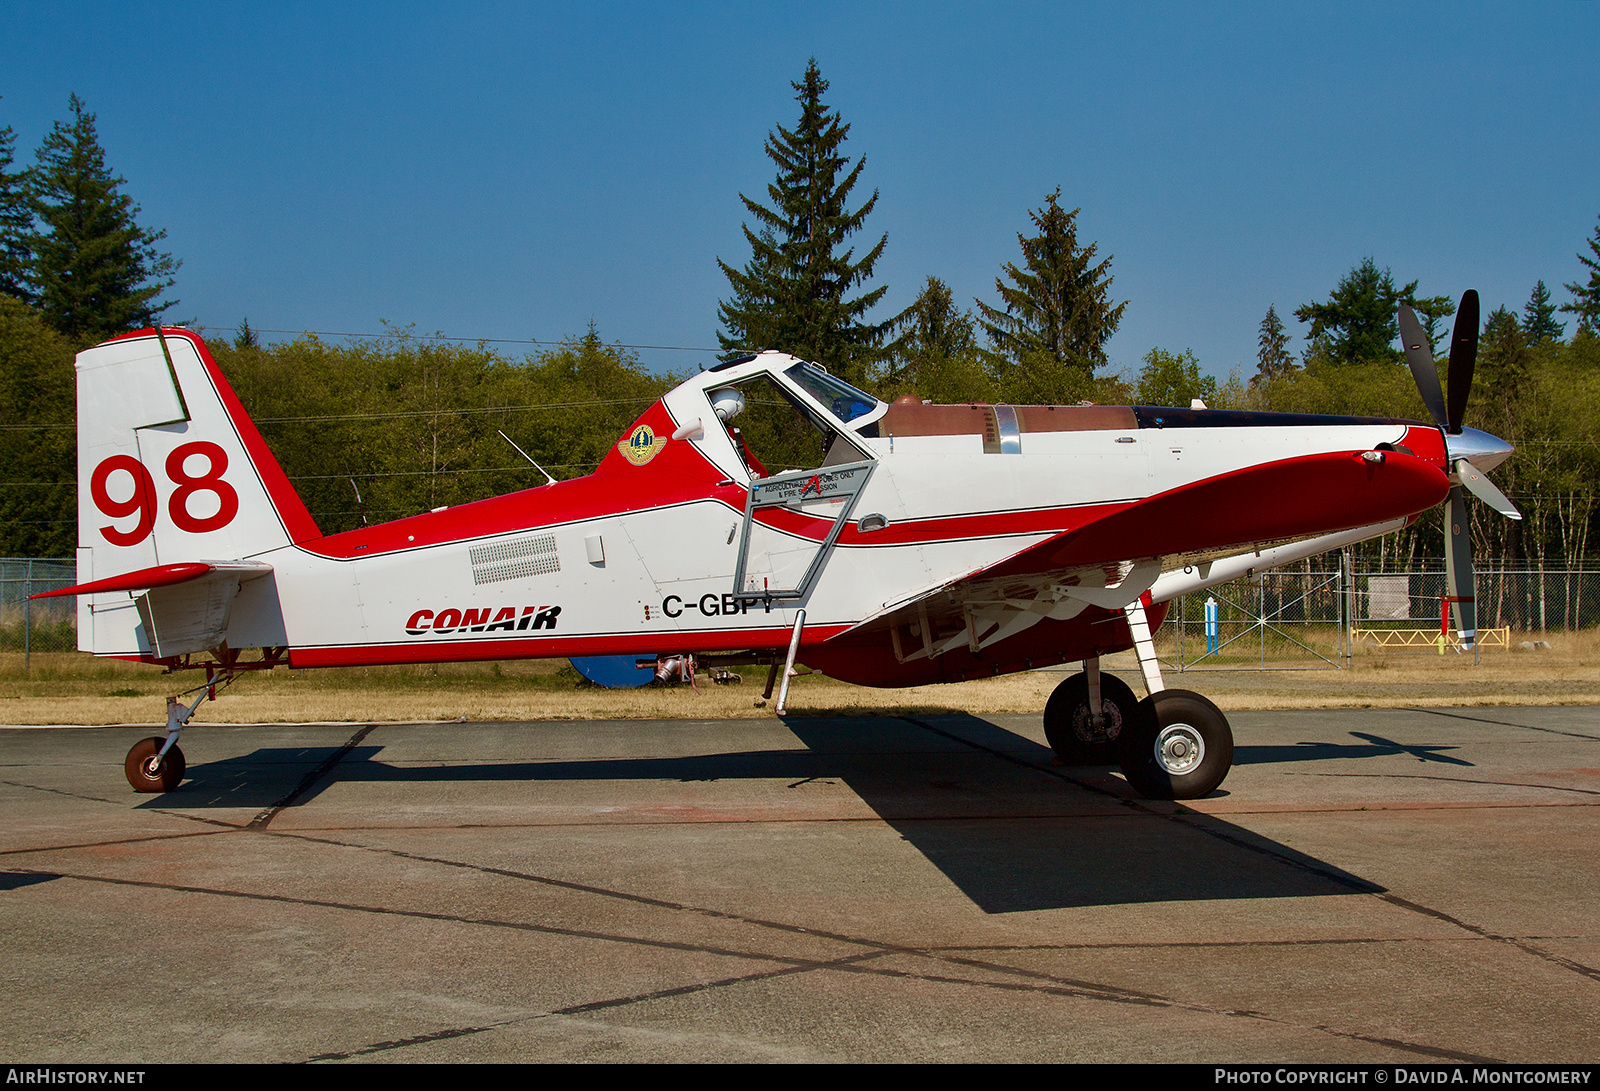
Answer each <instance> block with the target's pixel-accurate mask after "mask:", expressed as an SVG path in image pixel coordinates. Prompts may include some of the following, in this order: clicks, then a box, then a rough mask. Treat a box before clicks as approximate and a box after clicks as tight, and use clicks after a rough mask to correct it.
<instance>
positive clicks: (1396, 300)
mask: <svg viewBox="0 0 1600 1091" xmlns="http://www.w3.org/2000/svg"><path fill="white" fill-rule="evenodd" d="M1402 303H1405V304H1409V305H1410V306H1411V307H1412V308H1413V309H1414V310H1416V312H1417V314H1418V315H1419V316H1420V317H1421V318H1422V322H1423V328H1424V329H1425V330H1426V332H1427V334H1428V339H1429V340H1430V341H1431V342H1433V343H1434V344H1435V345H1437V344H1438V343H1439V323H1440V321H1441V320H1442V319H1445V318H1448V317H1449V316H1450V315H1452V314H1455V313H1456V308H1455V304H1454V303H1452V302H1451V301H1450V298H1449V297H1448V296H1428V297H1425V298H1419V297H1418V296H1417V282H1416V281H1414V280H1413V281H1412V282H1411V283H1410V284H1407V285H1405V286H1404V287H1396V286H1395V283H1394V276H1393V274H1391V273H1390V272H1389V270H1387V269H1384V270H1382V271H1380V270H1379V269H1378V266H1377V263H1376V262H1374V261H1373V260H1372V259H1371V258H1362V259H1361V264H1359V265H1357V266H1356V267H1355V268H1354V269H1351V270H1350V271H1349V272H1348V273H1346V274H1345V275H1344V277H1343V279H1341V280H1340V281H1339V284H1338V286H1337V287H1336V288H1334V290H1333V292H1332V293H1331V294H1330V295H1329V296H1328V301H1327V302H1326V303H1307V304H1305V305H1304V306H1302V307H1298V308H1296V309H1295V312H1294V316H1295V317H1296V318H1298V319H1299V320H1300V321H1302V322H1309V323H1311V333H1310V336H1309V338H1308V340H1309V342H1310V345H1311V348H1310V349H1308V357H1309V355H1310V353H1311V352H1313V351H1315V352H1319V353H1323V354H1325V355H1326V357H1327V358H1328V359H1329V360H1331V361H1332V362H1333V363H1338V364H1358V363H1369V362H1371V361H1374V360H1385V361H1389V362H1391V363H1399V362H1400V361H1402V360H1404V359H1405V354H1404V353H1402V352H1401V351H1400V350H1399V349H1397V348H1395V347H1394V342H1395V339H1396V338H1398V337H1399V336H1400V319H1399V309H1400V304H1402Z"/></svg>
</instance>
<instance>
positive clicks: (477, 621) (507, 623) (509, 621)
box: [406, 606, 561, 636]
mask: <svg viewBox="0 0 1600 1091" xmlns="http://www.w3.org/2000/svg"><path fill="white" fill-rule="evenodd" d="M491 614H493V615H494V616H493V617H492V618H491V617H490V615H491ZM560 615H561V607H559V606H524V607H523V608H522V612H521V614H518V613H517V608H516V607H515V606H501V607H494V606H486V607H484V608H483V609H482V610H453V609H452V610H440V611H439V612H438V613H437V614H436V613H434V612H433V611H432V610H418V611H417V612H416V613H414V614H412V615H411V619H410V620H409V621H407V622H406V632H407V633H410V634H411V635H412V636H425V635H427V634H428V633H433V634H435V635H438V636H443V635H445V634H446V633H492V632H496V631H499V632H507V633H510V632H521V631H523V630H525V629H554V628H555V627H556V618H557V617H559V616H560Z"/></svg>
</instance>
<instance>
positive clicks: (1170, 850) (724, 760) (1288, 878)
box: [146, 713, 1468, 913]
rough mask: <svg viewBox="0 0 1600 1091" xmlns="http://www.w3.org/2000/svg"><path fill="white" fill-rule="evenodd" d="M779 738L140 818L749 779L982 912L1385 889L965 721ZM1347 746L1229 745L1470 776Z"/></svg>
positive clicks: (246, 767) (207, 790) (895, 722)
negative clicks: (843, 807) (863, 823)
mask: <svg viewBox="0 0 1600 1091" xmlns="http://www.w3.org/2000/svg"><path fill="white" fill-rule="evenodd" d="M784 723H785V724H786V726H787V727H788V728H789V729H790V730H791V731H792V732H793V733H794V735H795V736H796V738H798V739H799V740H800V741H801V742H802V743H804V744H805V747H806V749H803V750H801V749H793V750H789V749H785V750H752V751H743V752H737V753H720V754H700V755H688V756H681V757H650V758H600V759H586V760H577V761H531V762H495V763H488V764H469V763H462V764H451V765H437V766H433V765H430V766H402V765H394V764H389V763H386V762H383V761H379V760H377V759H378V755H379V754H380V753H381V751H382V750H383V747H381V746H356V747H352V748H350V749H348V750H347V751H344V752H342V753H341V748H337V747H304V748H292V749H291V748H264V749H259V750H256V751H254V752H253V753H250V754H246V755H241V756H240V757H237V758H231V759H227V760H223V761H217V762H210V763H206V764H202V765H197V766H191V767H190V768H189V775H190V778H191V779H190V780H189V781H187V782H186V783H185V784H184V785H183V787H182V788H181V789H180V790H179V796H178V797H173V796H167V797H162V801H160V802H158V801H155V800H152V801H151V802H150V803H149V804H146V805H147V806H164V807H179V808H181V809H184V810H190V809H209V808H259V809H266V808H272V807H282V806H300V805H304V804H305V803H307V802H309V801H310V800H312V799H314V798H315V797H316V796H317V795H319V794H320V793H321V792H322V791H323V790H325V789H326V788H328V787H330V786H331V785H333V784H338V783H383V782H392V783H399V784H408V785H427V784H440V785H444V784H459V783H470V782H485V781H498V782H512V781H520V782H527V783H529V784H531V785H535V786H536V785H537V784H539V783H541V782H548V783H555V782H561V781H679V782H696V781H704V782H712V781H726V780H764V781H782V782H784V783H785V785H786V787H787V788H788V789H790V790H803V789H804V787H805V786H806V785H808V784H811V783H813V782H817V781H823V782H837V783H841V784H843V785H844V786H846V787H847V788H849V789H850V790H851V791H852V792H854V793H855V794H856V795H857V796H859V798H860V799H861V800H862V801H863V802H864V803H865V804H866V805H867V806H869V807H870V808H872V810H873V811H875V812H876V813H877V814H878V815H879V816H880V817H881V818H882V819H883V820H884V821H885V822H886V823H888V824H889V825H890V826H891V827H892V828H893V829H895V830H896V831H897V832H898V833H899V834H900V835H901V837H903V838H904V839H905V841H906V842H907V843H909V844H910V845H912V846H913V847H915V848H916V849H917V850H918V851H919V852H921V853H922V854H923V855H924V856H925V857H926V858H927V859H928V860H929V862H931V863H932V864H933V865H934V866H936V867H937V868H938V869H939V870H940V871H941V872H943V873H944V874H945V876H946V877H947V878H949V880H950V881H951V882H952V883H954V884H955V885H956V886H957V887H958V888H959V889H960V890H961V891H962V892H963V893H965V894H966V895H967V896H968V897H969V898H971V899H972V901H973V902H974V904H976V905H977V906H978V907H979V908H980V909H982V910H984V911H985V912H989V913H1008V912H1019V911H1025V910H1039V909H1054V908H1066V907H1081V906H1093V905H1122V904H1130V903H1142V902H1166V901H1205V900H1231V899H1240V898H1269V897H1305V896H1315V895H1331V894H1357V893H1372V892H1378V891H1381V890H1382V889H1383V888H1381V887H1379V886H1376V885H1375V884H1373V883H1370V882H1368V881H1366V880H1364V879H1361V878H1359V877H1357V876H1355V875H1352V874H1350V873H1348V872H1345V871H1342V870H1340V869H1339V868H1337V867H1334V866H1333V865H1331V864H1328V863H1325V862H1323V861H1320V860H1317V859H1315V858H1313V857H1309V856H1306V855H1304V854H1303V853H1300V852H1298V851H1296V850H1294V849H1291V848H1289V847H1288V846H1286V845H1283V844H1280V843H1278V842H1275V841H1272V840H1271V839H1269V838H1265V837H1261V836H1259V835H1257V834H1255V833H1252V832H1250V831H1248V830H1245V829H1243V828H1241V827H1238V826H1235V825H1233V824H1231V823H1228V822H1225V821H1222V820H1220V819H1218V818H1215V817H1211V816H1205V815H1199V814H1197V813H1195V812H1191V811H1187V810H1186V809H1180V811H1179V812H1178V814H1177V815H1174V816H1168V815H1165V814H1161V813H1157V812H1156V811H1155V810H1152V809H1147V808H1142V807H1138V806H1131V805H1129V804H1128V803H1126V802H1124V801H1125V800H1131V799H1133V798H1134V797H1133V794H1132V792H1131V791H1129V790H1126V789H1123V788H1122V787H1121V782H1120V781H1117V782H1115V783H1114V784H1113V783H1112V781H1111V778H1109V777H1105V776H1102V775H1098V771H1095V770H1072V771H1065V770H1060V769H1055V768H1052V767H1051V766H1050V764H1049V759H1050V751H1049V750H1048V749H1047V748H1046V747H1044V746H1043V745H1041V744H1039V743H1037V742H1034V741H1033V740H1031V739H1028V738H1026V737H1024V736H1021V735H1017V734H1015V733H1013V732H1010V731H1007V730H1005V729H1004V728H1001V727H998V726H996V725H995V724H992V723H990V722H989V721H987V720H984V719H981V718H979V717H976V716H971V715H968V714H965V713H958V714H947V715H936V716H925V717H922V718H921V719H920V721H917V720H909V719H902V718H898V717H887V716H883V717H846V716H838V717H821V716H819V717H787V718H785V720H784ZM1362 738H1363V739H1364V740H1366V741H1364V743H1363V744H1362V745H1361V746H1349V745H1337V744H1302V745H1300V746H1293V747H1240V748H1239V749H1238V751H1236V755H1237V757H1236V760H1237V761H1239V762H1240V763H1250V764H1261V763H1265V762H1280V761H1305V760H1326V759H1328V758H1330V757H1332V758H1346V757H1348V758H1354V757H1368V756H1384V755H1392V754H1397V753H1418V754H1419V756H1421V755H1424V754H1425V755H1427V757H1426V758H1425V760H1440V761H1448V762H1451V763H1453V764H1468V763H1466V762H1462V761H1460V760H1459V759H1454V758H1441V757H1437V756H1434V755H1433V753H1432V752H1433V751H1434V750H1435V749H1441V748H1434V747H1416V746H1407V745H1403V744H1400V743H1395V742H1391V741H1389V740H1387V739H1381V738H1379V737H1377V736H1362ZM1330 751H1331V752H1330ZM1067 772H1071V773H1072V774H1074V779H1073V780H1068V779H1065V777H1064V776H1063V774H1064V773H1067ZM1108 785H1110V787H1109V788H1108V787H1107V786H1108Z"/></svg>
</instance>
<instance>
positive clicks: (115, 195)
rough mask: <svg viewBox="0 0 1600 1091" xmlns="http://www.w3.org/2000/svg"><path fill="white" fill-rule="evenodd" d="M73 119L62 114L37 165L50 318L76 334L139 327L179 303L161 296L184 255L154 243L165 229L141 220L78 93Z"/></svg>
mask: <svg viewBox="0 0 1600 1091" xmlns="http://www.w3.org/2000/svg"><path fill="white" fill-rule="evenodd" d="M68 108H69V109H70V110H71V111H72V121H71V123H70V124H63V123H62V122H59V121H58V122H56V123H55V125H54V127H53V128H52V129H51V130H50V133H49V135H47V136H46V137H45V138H44V143H43V144H42V145H40V147H39V152H38V160H39V162H38V166H36V167H35V168H34V198H35V203H34V210H35V212H36V214H37V216H38V218H39V222H40V225H41V226H42V228H43V233H41V234H40V235H38V236H37V237H36V238H35V239H34V240H33V275H34V284H35V286H36V289H37V293H38V305H39V309H40V311H41V312H42V314H43V315H44V318H45V321H46V322H48V323H49V324H50V325H51V326H53V327H55V329H57V330H59V331H60V332H61V333H63V334H65V335H66V336H67V337H69V338H72V339H73V340H75V341H78V342H84V343H91V342H94V341H99V340H103V339H104V338H106V337H109V336H111V335H112V334H115V333H119V332H121V331H123V330H128V329H133V328H136V327H138V326H141V325H144V324H146V323H148V322H150V321H152V320H153V318H154V316H155V315H157V314H159V313H160V312H162V311H164V310H166V309H167V308H168V307H170V306H172V305H173V304H174V303H176V302H177V301H176V300H170V301H169V300H162V299H159V298H158V297H159V296H160V295H161V292H162V290H163V289H166V288H169V287H171V286H172V283H173V281H172V275H171V274H172V273H173V272H174V271H175V270H176V269H177V268H178V264H179V263H178V262H176V261H174V260H173V258H172V255H170V254H163V253H160V252H159V251H157V250H156V243H157V242H159V241H160V240H161V239H163V238H165V237H166V234H167V233H166V232H165V231H154V232H152V231H147V230H146V229H144V228H142V227H140V226H139V224H138V215H139V206H138V205H136V204H134V203H133V199H132V198H131V197H129V196H127V195H126V194H124V193H123V192H122V190H121V187H122V186H123V185H124V183H125V181H126V180H125V179H123V178H119V177H117V176H116V175H113V174H112V173H111V171H110V170H109V169H108V168H107V167H106V157H105V152H104V151H103V150H102V149H101V147H100V140H99V137H98V136H97V135H96V133H95V127H94V115H93V114H91V113H88V112H87V111H86V110H85V109H84V106H83V102H82V101H81V100H80V99H79V98H78V96H77V95H73V96H72V98H71V100H70V102H69V106H68Z"/></svg>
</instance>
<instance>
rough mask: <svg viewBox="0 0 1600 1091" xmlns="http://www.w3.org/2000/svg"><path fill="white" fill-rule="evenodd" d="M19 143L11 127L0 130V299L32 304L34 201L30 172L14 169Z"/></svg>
mask: <svg viewBox="0 0 1600 1091" xmlns="http://www.w3.org/2000/svg"><path fill="white" fill-rule="evenodd" d="M16 142H17V134H16V133H14V132H13V131H12V130H11V126H9V125H7V126H6V127H5V128H4V129H0V295H8V296H10V297H11V298H12V299H20V300H22V301H23V302H24V303H32V302H33V290H32V288H31V287H30V285H29V283H28V264H29V263H28V257H29V254H30V253H31V252H32V244H31V243H30V241H29V240H30V238H31V237H32V235H33V200H32V197H31V196H30V195H29V193H28V172H27V171H25V170H21V171H13V170H12V169H11V164H12V163H13V162H15V159H16V157H15V155H14V151H13V149H14V148H15V146H16Z"/></svg>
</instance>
